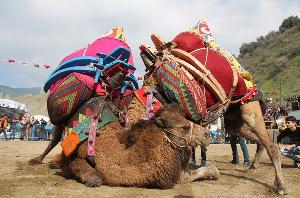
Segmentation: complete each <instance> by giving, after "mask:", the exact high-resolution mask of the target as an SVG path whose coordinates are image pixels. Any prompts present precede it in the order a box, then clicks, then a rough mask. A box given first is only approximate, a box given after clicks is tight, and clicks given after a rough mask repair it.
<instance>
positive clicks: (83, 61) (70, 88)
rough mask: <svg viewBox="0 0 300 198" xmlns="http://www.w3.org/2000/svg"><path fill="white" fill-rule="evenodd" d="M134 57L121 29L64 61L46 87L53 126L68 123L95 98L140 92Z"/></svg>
mask: <svg viewBox="0 0 300 198" xmlns="http://www.w3.org/2000/svg"><path fill="white" fill-rule="evenodd" d="M134 70H135V67H134V66H133V59H132V54H131V50H130V48H129V46H128V45H127V44H126V43H125V38H124V33H123V29H122V28H115V29H112V30H110V31H108V32H107V33H106V34H105V35H103V36H102V37H100V38H98V39H97V40H96V41H94V42H93V43H92V44H90V45H88V47H86V48H83V49H81V50H77V51H76V52H74V53H72V54H70V55H69V56H67V57H65V58H64V59H63V60H62V61H61V63H60V65H59V66H58V68H56V69H55V70H54V71H53V72H52V74H51V75H50V76H49V78H48V80H47V81H46V83H45V86H44V90H45V92H48V91H49V96H48V101H47V107H48V112H49V117H50V120H51V121H52V123H53V124H56V125H58V124H60V123H65V122H66V121H67V120H68V119H69V118H70V117H71V116H72V115H74V113H75V112H76V111H77V110H78V109H79V108H80V107H81V106H82V105H83V104H85V102H87V100H88V99H89V98H90V97H92V96H93V95H100V96H104V95H107V94H110V95H116V94H118V95H119V94H121V95H122V94H125V93H126V92H127V91H128V90H134V89H137V88H138V84H137V80H136V78H135V76H134V75H133V72H134Z"/></svg>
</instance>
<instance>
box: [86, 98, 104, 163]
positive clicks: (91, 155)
mask: <svg viewBox="0 0 300 198" xmlns="http://www.w3.org/2000/svg"><path fill="white" fill-rule="evenodd" d="M104 103H105V101H103V100H99V101H98V103H97V106H96V108H95V111H94V114H93V118H92V121H91V123H90V126H89V130H88V131H86V133H88V141H87V160H88V162H90V163H91V164H92V165H95V142H96V134H97V125H98V121H99V119H101V113H102V110H103V107H104Z"/></svg>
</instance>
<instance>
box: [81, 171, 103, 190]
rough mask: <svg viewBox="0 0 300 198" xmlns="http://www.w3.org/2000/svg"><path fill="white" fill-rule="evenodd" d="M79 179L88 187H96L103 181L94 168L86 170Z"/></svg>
mask: <svg viewBox="0 0 300 198" xmlns="http://www.w3.org/2000/svg"><path fill="white" fill-rule="evenodd" d="M81 180H82V182H83V183H84V184H85V185H86V186H88V187H98V186H101V185H102V183H103V181H102V177H101V175H100V173H99V172H98V171H97V170H95V169H93V170H91V171H88V172H86V173H85V174H84V175H83V176H82V178H81Z"/></svg>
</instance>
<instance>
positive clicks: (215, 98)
mask: <svg viewBox="0 0 300 198" xmlns="http://www.w3.org/2000/svg"><path fill="white" fill-rule="evenodd" d="M151 39H152V41H153V43H154V45H155V47H156V50H155V51H153V50H151V49H150V48H148V47H146V46H145V45H142V46H141V47H140V49H141V57H142V59H143V61H144V63H145V65H146V68H147V69H146V71H148V73H147V74H146V76H148V77H149V78H154V79H155V81H157V90H158V91H160V92H161V93H163V94H164V95H165V96H166V97H167V98H168V100H170V101H171V102H176V103H178V104H179V105H180V106H182V107H183V109H184V110H185V113H186V116H187V117H188V118H189V119H191V120H193V121H194V122H196V123H202V124H205V123H208V122H210V121H212V120H214V119H216V118H217V117H219V116H220V115H221V114H223V113H224V111H225V110H226V109H227V107H228V105H229V104H230V102H231V99H232V97H233V96H242V95H245V94H247V93H248V90H247V87H246V85H245V82H244V80H243V78H242V77H241V76H240V75H239V72H238V71H237V68H236V67H235V66H234V65H233V64H232V61H231V60H230V57H229V56H226V54H225V53H224V51H223V50H222V49H218V48H212V47H210V46H209V45H208V43H207V42H206V41H205V40H204V39H203V37H202V36H201V35H200V34H197V33H195V32H192V31H189V32H183V33H181V34H179V35H177V36H176V37H175V38H174V39H173V40H172V41H171V42H168V43H165V42H164V41H163V40H162V39H161V38H160V37H159V36H157V35H152V36H151Z"/></svg>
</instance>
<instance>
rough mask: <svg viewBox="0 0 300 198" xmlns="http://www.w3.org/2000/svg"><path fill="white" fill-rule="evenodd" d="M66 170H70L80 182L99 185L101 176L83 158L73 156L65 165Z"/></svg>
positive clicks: (101, 181) (94, 185)
mask: <svg viewBox="0 0 300 198" xmlns="http://www.w3.org/2000/svg"><path fill="white" fill-rule="evenodd" d="M67 169H69V170H68V172H71V173H72V174H73V176H75V177H76V178H77V179H78V180H79V181H80V182H81V183H83V184H84V185H86V186H88V187H97V186H101V185H102V183H103V180H102V176H101V174H100V173H99V171H97V170H96V169H95V168H93V167H92V166H90V165H89V163H88V162H87V161H86V159H84V158H79V157H77V158H75V159H74V160H72V161H69V163H68V165H67Z"/></svg>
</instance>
